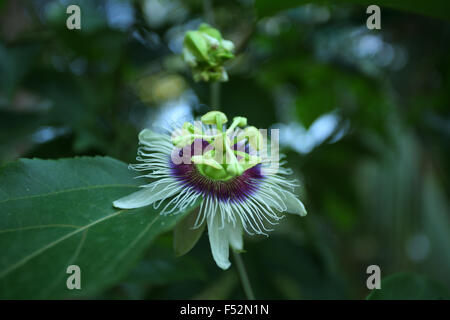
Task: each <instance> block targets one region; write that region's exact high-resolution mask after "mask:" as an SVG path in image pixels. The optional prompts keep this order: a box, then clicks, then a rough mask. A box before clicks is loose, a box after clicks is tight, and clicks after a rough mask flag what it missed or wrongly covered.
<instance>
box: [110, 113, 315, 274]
mask: <svg viewBox="0 0 450 320" xmlns="http://www.w3.org/2000/svg"><path fill="white" fill-rule="evenodd" d="M227 122H228V119H227V117H226V115H225V114H223V113H222V112H219V111H212V112H208V113H207V114H205V115H204V116H203V117H201V121H200V122H196V123H190V122H186V123H184V124H183V126H182V127H181V128H176V129H175V130H173V131H172V132H171V133H170V132H168V133H166V134H161V133H156V132H153V131H150V130H148V129H145V130H143V131H142V132H141V133H140V134H139V143H140V147H139V149H138V156H137V158H136V159H137V161H139V162H140V163H138V164H133V165H130V167H131V168H132V169H134V170H137V171H148V172H147V173H146V174H145V175H143V177H147V178H151V179H154V181H153V182H151V183H149V184H146V185H143V186H142V190H140V191H137V192H135V193H133V194H130V195H128V196H126V197H124V198H121V199H119V200H116V201H114V203H113V205H114V206H115V207H117V208H122V209H131V208H138V207H143V206H147V205H150V204H153V206H154V208H156V209H159V208H161V209H160V210H161V211H160V213H161V214H163V215H164V214H170V213H172V212H178V211H181V210H184V209H186V208H188V207H189V206H191V205H193V204H194V203H195V202H196V201H201V204H200V207H199V209H198V210H197V211H196V212H195V215H196V216H195V219H193V222H192V225H191V226H190V228H192V229H194V230H195V229H196V230H200V229H201V228H203V227H204V226H205V225H207V227H208V235H209V242H210V245H211V251H212V255H213V258H214V260H215V262H216V263H217V265H218V266H219V267H220V268H222V269H227V268H229V266H230V262H229V246H231V247H232V249H234V250H237V251H242V250H243V247H244V246H243V233H244V231H246V232H247V233H248V234H249V235H254V234H264V235H267V233H268V232H269V231H271V229H270V228H268V226H269V225H274V224H276V223H277V221H278V220H280V219H281V218H282V215H281V214H282V213H283V212H288V213H293V214H298V215H300V216H304V215H306V210H305V207H304V206H303V204H302V202H301V201H300V200H299V199H298V198H297V197H296V196H295V195H294V193H292V192H293V190H294V187H296V186H297V184H296V181H295V180H292V179H288V177H289V176H290V175H291V174H292V171H291V170H290V169H287V168H283V166H282V165H283V164H284V163H282V162H279V157H278V158H277V159H275V160H276V161H275V162H276V165H275V166H274V165H273V164H274V159H273V158H274V157H273V154H274V153H275V152H274V150H273V149H274V148H273V146H272V144H271V146H272V147H271V148H270V149H271V150H270V151H271V155H270V156H269V155H268V149H269V147H268V139H267V138H266V137H265V136H264V134H262V131H261V130H258V129H257V128H255V127H252V126H247V119H246V118H244V117H235V118H234V119H233V122H232V124H231V126H229V127H228V128H226V127H225V124H226V123H227ZM275 154H276V153H275ZM192 214H194V213H192Z"/></svg>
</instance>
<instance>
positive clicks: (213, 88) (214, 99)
mask: <svg viewBox="0 0 450 320" xmlns="http://www.w3.org/2000/svg"><path fill="white" fill-rule="evenodd" d="M209 88H210V103H211V108H212V109H213V110H219V109H220V82H218V81H215V82H211V84H210V87H209Z"/></svg>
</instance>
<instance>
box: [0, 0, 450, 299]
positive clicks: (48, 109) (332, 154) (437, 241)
mask: <svg viewBox="0 0 450 320" xmlns="http://www.w3.org/2000/svg"><path fill="white" fill-rule="evenodd" d="M386 2H387V3H388V4H392V3H393V5H391V6H389V7H385V6H383V4H384V3H386ZM397 2H398V1H379V3H380V5H381V16H382V29H381V30H368V29H367V28H366V19H367V17H368V15H367V14H366V8H367V3H366V2H365V1H322V2H320V5H318V4H310V3H307V2H306V1H292V0H277V1H266V0H256V1H244V0H241V1H237V0H229V1H213V3H212V8H213V11H212V12H210V13H212V14H213V18H214V20H213V22H214V26H215V27H217V28H219V29H220V30H221V31H222V34H223V36H224V38H226V39H230V40H232V41H233V42H234V43H235V44H236V47H237V52H236V58H235V59H234V60H233V61H232V62H231V63H230V64H229V65H227V67H228V71H229V76H230V81H229V82H228V83H225V84H223V85H222V86H221V110H222V111H223V112H225V113H226V114H227V115H228V116H229V118H231V117H233V116H236V115H241V116H246V117H247V118H248V119H249V123H250V124H253V125H255V126H258V127H261V128H279V129H281V144H282V148H283V150H282V151H283V152H284V153H286V154H287V155H288V158H287V159H288V162H289V166H290V167H292V168H293V169H294V171H295V176H296V177H297V178H299V180H300V181H301V184H302V187H301V188H300V189H299V196H300V198H301V199H302V200H303V202H304V203H305V205H306V207H307V209H308V216H307V217H306V218H298V217H297V216H288V217H287V218H286V219H284V220H283V221H282V222H281V223H280V225H279V226H278V227H277V228H276V231H275V232H273V233H272V234H271V236H270V237H269V238H265V237H261V238H259V237H247V238H246V242H245V246H246V250H247V252H246V253H245V254H244V255H243V259H244V260H245V263H246V265H247V268H248V271H249V277H250V281H251V282H252V285H253V287H254V291H255V295H256V296H257V298H272V299H316V298H321V299H330V298H333V299H334V298H343V299H347V298H350V299H359V298H364V297H365V296H366V295H367V294H368V293H369V290H368V289H367V287H366V278H367V276H368V275H367V274H366V268H367V266H369V265H371V264H376V265H379V266H380V268H381V272H382V276H383V277H385V276H388V275H391V274H395V273H398V272H413V273H416V274H418V275H423V276H426V277H427V278H429V279H431V280H432V281H434V282H435V283H437V284H439V285H440V286H442V287H447V288H448V287H449V286H450V216H449V212H450V210H449V206H450V203H449V196H450V194H449V178H450V177H449V172H450V171H449V165H450V148H449V145H450V144H449V140H450V108H449V102H450V54H449V53H450V51H449V47H450V25H449V22H448V16H447V15H448V12H449V10H448V4H446V2H445V1H425V2H422V1H420V2H417V1H407V2H406V1H405V3H403V4H397ZM70 4H78V5H79V6H80V7H81V25H82V29H81V30H80V31H74V30H72V31H71V30H68V29H67V28H66V18H67V16H68V15H67V14H66V13H65V9H66V7H67V6H68V5H70ZM444 9H447V10H444ZM205 16H206V15H205V10H204V3H203V2H202V1H198V0H188V1H179V0H143V1H120V0H103V1H87V0H86V1H49V0H36V1H25V0H9V1H0V28H1V33H0V163H1V164H3V163H7V162H9V161H12V160H14V159H17V158H19V157H27V158H32V157H39V158H44V159H53V158H62V157H72V156H76V155H109V156H112V157H115V158H117V159H120V160H122V161H124V162H127V163H128V162H134V157H135V153H136V148H137V134H138V132H139V131H140V130H141V129H143V128H145V127H149V126H151V125H152V124H154V123H155V122H156V123H158V124H162V125H165V124H168V123H171V122H174V121H179V120H180V119H181V120H182V119H187V118H189V117H192V116H198V115H201V114H202V113H204V112H206V111H208V110H209V107H208V104H209V88H208V85H207V84H202V83H194V82H193V80H192V77H191V75H190V72H189V70H188V68H187V66H186V65H185V64H184V62H183V61H182V59H181V56H180V53H181V49H182V40H183V35H184V32H185V31H186V30H190V29H196V28H197V27H198V25H199V24H200V23H201V22H204V21H205V19H206V18H205ZM171 241H172V235H171V234H166V235H164V236H162V237H160V238H159V239H158V240H157V241H156V243H154V244H153V246H151V247H150V248H149V249H148V252H147V254H146V256H145V258H144V259H143V260H142V261H141V262H140V263H139V264H138V265H137V266H136V268H135V270H134V271H133V272H132V273H131V274H130V275H129V276H128V277H127V278H126V279H124V280H123V282H121V283H119V284H117V285H116V286H115V287H113V288H111V289H109V290H107V291H105V292H103V293H102V294H100V295H98V296H95V297H92V298H113V299H115V298H124V299H134V298H149V299H152V298H167V299H173V298H176V299H190V298H203V299H209V298H217V299H228V298H234V299H240V298H244V296H243V291H242V288H241V286H240V284H239V279H238V277H237V274H236V270H235V269H234V267H232V268H231V269H230V270H228V271H226V272H224V271H222V270H220V269H218V268H217V266H216V265H215V263H214V261H213V259H212V257H211V254H210V249H209V243H208V239H207V237H206V235H203V237H202V239H201V240H200V242H199V244H198V245H197V246H196V247H195V248H194V249H193V251H192V252H190V253H189V254H187V255H186V256H184V257H182V258H175V257H174V254H173V252H172V242H171Z"/></svg>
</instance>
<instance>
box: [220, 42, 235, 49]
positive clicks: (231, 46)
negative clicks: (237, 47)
mask: <svg viewBox="0 0 450 320" xmlns="http://www.w3.org/2000/svg"><path fill="white" fill-rule="evenodd" d="M222 46H223V47H224V49H225V50H228V51H233V50H234V43H233V42H232V41H230V40H222Z"/></svg>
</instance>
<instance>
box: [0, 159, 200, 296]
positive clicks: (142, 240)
mask: <svg viewBox="0 0 450 320" xmlns="http://www.w3.org/2000/svg"><path fill="white" fill-rule="evenodd" d="M133 177H134V176H133V173H132V172H131V171H130V170H128V168H127V166H126V165H125V164H124V163H122V162H120V161H117V160H114V159H112V158H108V157H105V158H103V157H95V158H90V157H83V158H74V159H61V160H39V159H33V160H28V159H23V160H19V161H16V162H14V163H11V164H8V165H6V166H4V167H1V168H0V244H1V248H2V254H1V256H0V288H1V290H0V298H1V299H17V298H20V299H34V298H73V297H77V296H80V295H82V296H84V295H88V294H93V293H95V292H97V291H99V290H101V289H103V288H105V287H107V286H110V285H112V284H113V283H114V282H116V281H118V280H120V279H121V278H122V276H123V275H124V273H125V272H127V271H128V270H129V269H130V268H131V267H132V266H133V264H134V262H136V260H137V259H138V258H139V257H140V255H141V253H142V251H143V250H144V249H145V248H146V247H147V245H148V244H149V243H150V241H151V240H152V239H153V238H155V237H156V236H157V235H158V234H160V233H162V232H165V231H168V230H170V229H171V228H173V227H174V226H175V224H176V223H177V221H179V220H180V219H182V217H183V216H184V214H186V213H187V212H189V211H190V210H192V207H191V208H188V209H187V210H186V212H178V213H177V214H175V215H170V216H161V215H159V213H158V210H155V209H153V207H152V206H147V207H144V208H139V209H135V210H118V209H115V208H113V207H112V201H114V200H116V199H118V198H120V197H123V196H125V195H127V194H129V193H132V192H134V191H136V190H137V189H138V184H139V182H142V181H137V180H135V179H133ZM69 265H78V266H79V267H80V269H81V290H69V289H67V287H66V280H67V278H68V276H69V274H66V269H67V267H68V266H69Z"/></svg>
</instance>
